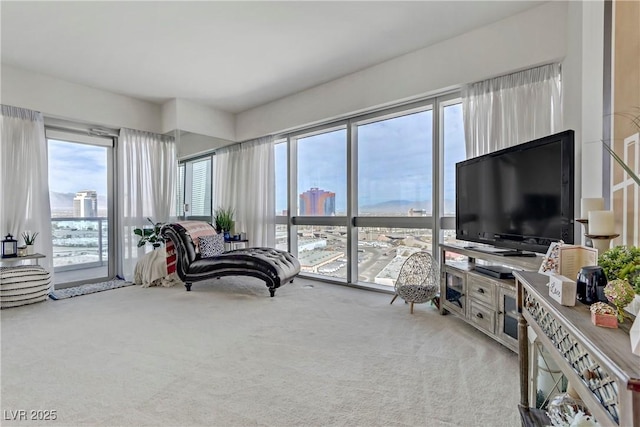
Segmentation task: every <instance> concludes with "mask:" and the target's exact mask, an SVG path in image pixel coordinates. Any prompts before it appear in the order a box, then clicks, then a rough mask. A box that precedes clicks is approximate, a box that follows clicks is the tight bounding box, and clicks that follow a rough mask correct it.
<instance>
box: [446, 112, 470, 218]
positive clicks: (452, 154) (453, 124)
mask: <svg viewBox="0 0 640 427" xmlns="http://www.w3.org/2000/svg"><path fill="white" fill-rule="evenodd" d="M442 122H443V138H444V141H443V142H442V147H444V150H443V157H444V165H443V168H444V170H443V196H444V206H443V211H442V212H443V214H444V216H455V214H456V163H457V162H461V161H463V160H465V159H466V158H467V150H466V146H465V142H464V123H463V121H462V103H459V104H454V105H449V106H446V107H444V108H443V111H442Z"/></svg>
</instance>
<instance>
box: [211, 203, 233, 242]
mask: <svg viewBox="0 0 640 427" xmlns="http://www.w3.org/2000/svg"><path fill="white" fill-rule="evenodd" d="M233 214H234V211H233V209H232V208H218V209H216V211H215V216H214V220H215V222H216V230H218V233H219V232H221V231H222V232H224V238H225V240H229V239H230V237H231V236H230V234H229V233H230V231H231V230H232V229H233V226H234V225H235V221H234V220H233Z"/></svg>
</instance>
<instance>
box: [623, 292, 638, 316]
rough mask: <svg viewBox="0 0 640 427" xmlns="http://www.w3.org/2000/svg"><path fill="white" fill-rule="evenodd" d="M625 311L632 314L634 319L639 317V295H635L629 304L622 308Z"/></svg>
mask: <svg viewBox="0 0 640 427" xmlns="http://www.w3.org/2000/svg"><path fill="white" fill-rule="evenodd" d="M624 310H625V311H628V312H629V313H631V314H633V315H634V316H636V317H639V316H638V315H639V314H640V295H636V297H635V298H634V299H633V301H631V303H630V304H629V305H628V306H626V307H625V308H624Z"/></svg>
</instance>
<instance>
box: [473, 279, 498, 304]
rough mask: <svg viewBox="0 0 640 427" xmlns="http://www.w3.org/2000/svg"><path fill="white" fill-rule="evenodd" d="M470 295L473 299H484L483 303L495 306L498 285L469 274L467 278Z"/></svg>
mask: <svg viewBox="0 0 640 427" xmlns="http://www.w3.org/2000/svg"><path fill="white" fill-rule="evenodd" d="M467 289H468V290H469V291H468V295H469V296H470V297H471V299H474V300H476V301H482V302H483V303H485V304H487V305H489V306H491V307H493V308H495V304H496V286H495V285H494V284H493V283H491V282H488V281H486V280H482V279H480V278H477V277H474V276H472V275H469V277H468V278H467Z"/></svg>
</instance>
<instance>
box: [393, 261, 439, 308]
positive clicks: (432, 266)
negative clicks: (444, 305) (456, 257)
mask: <svg viewBox="0 0 640 427" xmlns="http://www.w3.org/2000/svg"><path fill="white" fill-rule="evenodd" d="M395 289H396V294H395V295H394V296H393V299H392V300H391V302H390V304H393V302H394V301H395V300H396V298H398V296H400V298H402V299H404V300H405V303H406V302H408V303H410V304H411V314H413V304H421V303H425V302H428V301H432V300H433V299H434V298H436V296H437V295H438V293H439V291H440V268H439V266H438V263H437V262H436V261H435V260H434V259H433V257H432V256H431V254H430V253H428V252H416V253H414V254H412V255H411V256H409V258H407V260H406V261H405V262H404V264H402V268H400V274H399V275H398V280H396V284H395ZM436 305H437V303H436Z"/></svg>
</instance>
